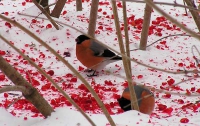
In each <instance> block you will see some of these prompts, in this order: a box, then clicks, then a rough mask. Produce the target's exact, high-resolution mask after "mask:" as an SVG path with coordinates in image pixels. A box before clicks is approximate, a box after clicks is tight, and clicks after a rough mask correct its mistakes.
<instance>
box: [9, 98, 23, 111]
mask: <svg viewBox="0 0 200 126" xmlns="http://www.w3.org/2000/svg"><path fill="white" fill-rule="evenodd" d="M22 97H23V95H21V96H19V97H18V98H16V99H15V100H14V101H12V102H11V103H10V104H9V105H8V106H7V107H6V109H8V108H9V107H10V106H12V105H13V104H15V103H16V102H17V101H18V100H19V99H21V98H22Z"/></svg>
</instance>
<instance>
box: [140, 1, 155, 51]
mask: <svg viewBox="0 0 200 126" xmlns="http://www.w3.org/2000/svg"><path fill="white" fill-rule="evenodd" d="M151 12H152V7H151V6H149V5H148V4H146V7H145V10H144V20H143V26H142V33H141V39H140V47H139V48H140V50H146V46H147V39H148V35H149V25H150V21H151Z"/></svg>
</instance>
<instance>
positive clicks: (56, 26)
mask: <svg viewBox="0 0 200 126" xmlns="http://www.w3.org/2000/svg"><path fill="white" fill-rule="evenodd" d="M33 3H34V4H35V5H36V6H37V7H38V8H39V9H40V11H42V13H43V14H44V15H45V16H46V17H47V18H48V19H49V21H50V22H51V23H52V24H53V26H54V27H55V28H56V29H57V30H59V27H58V25H57V24H56V23H55V21H54V20H53V19H52V18H51V16H50V15H49V14H48V12H47V11H46V10H44V9H43V8H42V7H41V6H40V5H39V4H38V3H37V2H36V0H33Z"/></svg>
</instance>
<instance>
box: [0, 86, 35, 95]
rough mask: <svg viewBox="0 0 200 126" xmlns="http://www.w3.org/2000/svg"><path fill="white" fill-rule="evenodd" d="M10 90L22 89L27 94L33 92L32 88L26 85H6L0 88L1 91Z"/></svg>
mask: <svg viewBox="0 0 200 126" xmlns="http://www.w3.org/2000/svg"><path fill="white" fill-rule="evenodd" d="M8 91H20V92H22V93H24V94H25V95H30V94H31V93H32V90H29V89H28V88H26V87H24V86H17V85H13V86H6V87H2V88H0V93H4V92H8Z"/></svg>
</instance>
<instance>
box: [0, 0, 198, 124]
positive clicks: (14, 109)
mask: <svg viewBox="0 0 200 126" xmlns="http://www.w3.org/2000/svg"><path fill="white" fill-rule="evenodd" d="M157 1H164V0H157ZM50 2H51V3H53V2H55V0H50ZM167 2H171V3H173V0H168V1H167ZM177 2H178V3H180V4H183V3H182V1H181V0H179V1H177ZM117 6H118V12H119V18H120V19H119V20H120V24H121V29H123V16H122V5H121V4H120V3H119V2H117ZM144 7H145V5H144V4H142V3H130V2H128V3H127V12H128V21H129V28H130V30H129V37H130V48H131V49H136V48H138V46H139V42H140V33H141V28H142V27H141V24H142V21H143V19H142V18H143V13H144ZM159 7H161V8H162V9H163V10H164V11H165V12H167V13H168V14H170V15H171V16H173V17H175V18H176V19H177V20H179V21H180V22H182V23H183V24H185V25H186V26H187V27H189V28H191V29H193V30H194V31H198V30H197V28H196V26H195V23H194V21H193V19H192V18H191V16H190V15H189V16H185V15H184V14H185V10H184V8H179V7H176V8H175V7H173V6H165V5H159ZM98 11H99V13H98V20H97V30H96V38H97V39H98V40H101V41H102V42H103V43H105V44H107V45H108V46H110V47H112V48H114V49H116V50H118V51H119V46H118V41H117V39H116V38H117V36H116V31H115V25H114V20H113V18H112V11H111V4H110V2H109V1H103V0H100V5H99V10H98ZM0 12H1V13H2V14H3V15H4V16H6V17H9V18H12V19H14V20H16V21H17V22H19V23H21V24H22V25H23V26H25V27H26V28H28V29H29V30H30V31H32V32H33V33H35V34H36V35H37V36H39V37H40V38H41V39H42V40H44V41H45V42H46V43H47V44H48V45H50V46H51V47H52V48H54V49H55V50H56V51H57V52H58V53H59V54H61V55H62V56H64V55H63V53H64V52H70V54H71V56H70V57H65V59H66V60H67V61H68V62H69V63H71V64H72V65H73V67H74V68H76V69H77V70H79V72H80V73H81V74H82V75H83V76H84V77H85V79H86V80H87V81H88V82H89V83H90V84H91V86H92V87H93V88H94V90H95V91H96V92H98V95H99V96H100V98H101V100H102V101H103V102H104V104H105V105H106V107H107V109H108V111H109V113H110V114H111V116H112V118H113V120H114V121H115V123H116V124H117V126H133V125H140V126H146V125H148V126H151V125H152V126H172V125H173V126H179V125H180V126H182V125H187V126H200V113H199V110H200V109H199V107H200V104H199V103H198V104H195V105H192V106H189V107H186V106H187V105H189V104H190V103H195V101H197V100H199V97H198V96H192V95H196V94H199V93H200V85H199V78H195V79H192V80H190V81H187V82H184V83H181V84H179V85H177V86H175V87H174V88H171V89H169V91H173V92H175V93H182V94H184V93H186V92H187V93H191V96H184V95H178V94H176V95H175V94H172V95H169V94H164V93H159V92H154V94H155V97H156V106H155V110H154V111H153V113H152V114H151V115H150V116H149V115H145V114H142V113H139V112H137V111H134V110H132V111H128V112H123V111H122V110H121V108H120V107H119V105H118V103H117V98H119V97H120V95H121V94H122V92H123V90H124V89H125V88H126V87H127V83H126V81H125V80H124V79H122V78H121V77H120V76H125V73H124V69H123V65H122V62H120V61H119V62H115V63H113V64H110V65H108V66H107V67H106V68H105V69H104V71H101V72H100V73H99V76H97V77H93V78H88V77H87V76H86V73H85V72H83V71H84V70H83V69H82V68H84V67H83V66H82V64H81V63H80V62H79V61H78V60H77V59H76V56H75V45H76V43H75V41H74V39H75V38H76V37H77V36H78V35H80V34H81V33H80V32H77V31H75V30H74V29H71V28H69V27H67V26H66V25H65V24H67V25H71V26H73V27H75V28H78V29H79V30H81V31H83V32H87V27H88V18H89V12H90V0H88V1H87V0H84V2H83V11H81V12H76V11H75V1H68V2H67V3H66V5H65V8H64V9H63V12H62V15H61V17H60V18H59V19H55V20H56V21H59V22H60V24H61V26H60V30H56V29H55V28H54V27H53V26H52V27H51V24H50V22H49V21H48V20H44V19H40V18H35V17H28V16H23V15H22V14H26V15H32V16H38V15H39V13H40V11H39V10H38V9H37V8H36V7H35V6H34V5H33V3H32V2H29V0H26V1H24V0H16V1H12V0H3V1H1V2H0ZM39 17H45V16H42V15H40V16H39ZM151 20H152V23H151V28H150V29H151V30H150V35H149V39H148V44H151V43H153V42H155V41H156V40H158V39H160V38H161V37H164V36H167V35H174V34H182V33H184V32H183V31H182V30H180V28H178V27H176V25H174V24H172V23H171V22H170V21H168V20H166V19H165V18H164V17H162V16H161V15H160V14H159V13H157V12H156V11H153V13H152V19H151ZM133 21H134V23H133ZM133 24H135V27H134V26H133ZM0 34H1V35H3V36H4V37H5V38H7V39H8V40H9V41H11V42H12V43H13V44H14V45H15V46H16V47H18V48H19V49H20V50H21V51H23V52H24V53H25V54H26V55H28V56H29V57H30V58H32V59H33V60H34V61H35V62H36V64H38V65H39V66H41V67H42V68H44V69H45V71H47V72H48V71H53V72H54V74H53V75H52V78H53V79H54V80H55V81H56V82H57V83H58V84H59V85H60V86H61V87H62V88H63V90H65V91H66V93H68V94H69V95H70V96H71V98H72V99H73V100H74V101H75V102H76V103H77V104H78V105H79V106H81V108H82V109H83V110H84V111H85V112H87V114H88V115H89V116H90V117H91V119H92V120H93V121H94V122H95V124H96V125H97V126H109V124H108V121H107V119H106V118H105V116H104V115H103V114H102V111H101V109H100V108H99V107H98V105H97V103H96V101H95V100H94V98H93V97H92V96H91V94H90V93H89V92H88V91H87V90H86V89H85V87H84V85H83V84H82V82H81V81H80V80H78V79H77V78H76V77H75V76H74V75H73V73H72V72H71V71H70V70H69V69H68V68H67V67H66V66H65V65H64V64H63V63H61V62H60V61H58V60H57V59H56V57H55V56H54V55H52V54H51V53H50V52H49V51H48V50H47V49H45V48H44V47H43V46H41V45H40V44H39V43H38V42H36V41H35V40H34V39H33V38H31V37H29V36H28V35H27V34H26V33H24V32H23V31H22V30H20V29H19V28H17V27H15V26H13V25H10V24H9V23H8V22H5V21H2V20H0ZM122 34H124V33H123V32H122ZM193 45H195V46H196V47H197V48H198V49H199V47H200V43H199V41H198V40H196V39H194V38H192V37H188V36H176V37H169V38H166V39H163V40H161V41H159V42H157V43H155V44H154V45H152V46H150V47H148V48H147V51H140V50H136V51H131V58H134V59H137V60H138V61H140V62H142V63H145V64H148V65H150V66H154V67H157V68H162V69H165V70H169V71H177V70H194V69H198V68H197V65H196V62H195V60H194V58H193V54H192V52H191V49H192V46H193ZM0 50H1V51H0V53H1V54H2V56H3V57H4V58H6V59H7V60H8V61H9V63H10V64H12V65H13V66H14V67H15V68H17V70H18V71H19V72H20V73H21V74H22V75H23V76H24V77H26V78H29V76H27V73H29V74H30V76H31V80H32V81H31V82H32V84H33V85H34V86H35V87H36V88H37V89H38V90H39V91H40V93H41V94H42V95H43V96H44V98H45V99H46V100H47V101H48V102H49V103H50V104H51V105H52V107H53V108H55V112H54V113H52V116H51V117H49V118H47V119H43V117H42V115H41V114H40V113H38V111H37V110H36V109H35V108H34V106H32V105H31V104H30V103H29V102H28V101H26V100H25V99H24V98H21V99H20V100H18V101H17V102H16V103H15V104H13V105H12V106H10V107H9V108H8V109H7V110H6V109H5V108H6V107H7V106H8V105H9V104H10V103H11V102H12V101H13V100H15V99H16V98H18V97H20V96H21V94H20V93H18V92H9V93H2V94H0V101H1V102H0V107H1V108H0V113H1V115H0V125H1V126H55V125H58V126H89V125H90V124H89V122H87V120H86V119H85V118H84V117H83V116H82V115H81V114H80V113H79V112H78V111H76V110H75V108H74V107H73V106H72V105H71V104H70V103H69V102H68V101H67V100H66V99H65V98H64V97H63V96H62V95H61V94H60V93H59V92H57V90H55V87H53V86H52V85H51V83H50V82H49V81H47V80H46V79H45V78H43V76H42V75H41V74H40V73H39V72H37V70H36V69H35V68H33V67H31V65H29V64H27V62H26V61H25V60H24V59H23V58H21V57H20V56H19V54H17V53H16V52H15V51H14V50H13V49H11V48H10V47H9V46H7V45H6V44H5V43H4V42H3V41H2V40H0ZM3 51H5V52H6V54H4V52H3ZM194 52H195V56H196V57H197V58H198V59H200V57H199V56H198V53H197V52H196V51H194ZM105 70H106V71H110V73H112V74H108V73H106V72H105ZM49 73H50V72H49ZM132 74H133V77H132V78H133V80H134V81H136V82H138V83H141V84H145V85H147V86H152V87H154V88H157V89H161V88H165V87H168V86H170V85H172V84H176V83H178V82H180V81H182V80H187V79H191V78H192V77H195V76H196V75H193V74H188V75H189V76H185V75H183V74H177V75H175V74H169V73H165V72H161V71H158V70H153V69H150V68H146V67H143V66H140V65H138V64H136V63H134V62H132ZM1 75H2V76H3V73H1V72H0V76H1ZM2 76H1V78H0V86H1V87H4V86H5V85H12V83H11V82H10V81H9V80H8V79H7V78H4V77H2ZM88 100H89V103H88ZM183 122H185V123H183Z"/></svg>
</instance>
